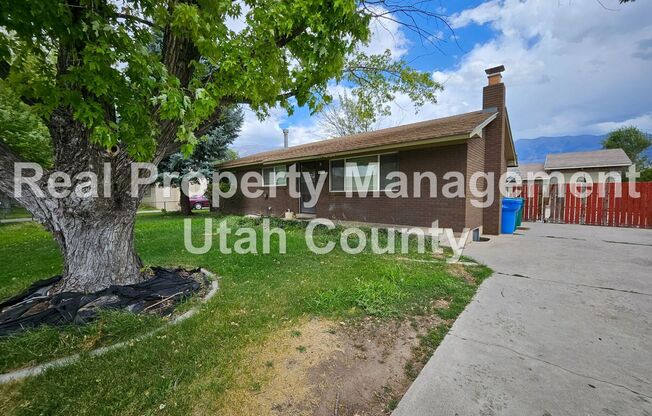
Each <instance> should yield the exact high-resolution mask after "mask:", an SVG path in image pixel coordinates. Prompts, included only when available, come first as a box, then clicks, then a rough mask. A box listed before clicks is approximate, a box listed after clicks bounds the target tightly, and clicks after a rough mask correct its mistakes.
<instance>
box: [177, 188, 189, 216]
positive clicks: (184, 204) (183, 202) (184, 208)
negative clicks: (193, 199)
mask: <svg viewBox="0 0 652 416" xmlns="http://www.w3.org/2000/svg"><path fill="white" fill-rule="evenodd" d="M179 194H180V195H181V198H180V201H179V205H180V206H181V213H182V214H183V215H192V205H190V196H189V195H188V194H186V192H184V191H183V189H180V192H179Z"/></svg>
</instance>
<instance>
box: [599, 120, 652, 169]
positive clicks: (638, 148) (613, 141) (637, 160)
mask: <svg viewBox="0 0 652 416" xmlns="http://www.w3.org/2000/svg"><path fill="white" fill-rule="evenodd" d="M651 145H652V138H650V135H649V134H646V133H643V132H642V131H641V130H639V129H637V128H636V127H621V128H619V129H617V130H614V131H612V132H611V133H609V135H608V136H607V137H606V138H605V139H604V140H603V142H602V146H603V147H604V148H605V149H623V150H624V151H625V153H626V154H627V156H629V158H630V159H631V160H632V162H633V163H634V164H636V166H637V167H638V168H639V169H642V168H644V167H647V165H648V164H649V160H648V159H647V157H646V156H645V151H646V150H647V149H648V148H649V147H650V146H651Z"/></svg>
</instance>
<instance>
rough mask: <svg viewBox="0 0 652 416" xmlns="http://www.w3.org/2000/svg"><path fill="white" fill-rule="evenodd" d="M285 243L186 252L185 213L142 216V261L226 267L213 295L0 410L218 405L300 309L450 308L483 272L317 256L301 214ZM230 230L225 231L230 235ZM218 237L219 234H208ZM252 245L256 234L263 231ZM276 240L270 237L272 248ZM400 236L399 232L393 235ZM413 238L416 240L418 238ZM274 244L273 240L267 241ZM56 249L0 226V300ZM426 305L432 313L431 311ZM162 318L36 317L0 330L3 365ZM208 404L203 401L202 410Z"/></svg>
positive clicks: (158, 409) (27, 226)
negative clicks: (256, 351) (74, 321)
mask: <svg viewBox="0 0 652 416" xmlns="http://www.w3.org/2000/svg"><path fill="white" fill-rule="evenodd" d="M209 215H211V214H208V213H202V214H199V215H196V216H195V217H194V219H193V224H194V227H193V237H194V238H195V239H196V242H197V243H199V241H200V239H201V238H203V235H204V228H203V220H204V219H205V218H207V217H208V216H209ZM222 219H226V220H227V221H228V222H229V224H230V225H232V226H233V225H245V226H254V227H255V228H256V229H257V230H258V231H259V235H260V234H261V232H260V231H261V229H262V227H261V226H260V222H259V220H254V219H249V218H242V217H235V216H233V217H226V218H224V217H222V218H216V220H217V221H215V223H216V224H217V222H218V221H220V220H222ZM278 224H282V225H283V226H284V227H285V229H286V232H287V251H288V253H287V254H285V255H283V254H270V255H256V254H248V255H237V254H232V255H223V254H220V253H219V251H217V241H214V248H213V250H212V251H210V252H209V253H207V254H204V255H201V256H199V255H192V254H189V253H188V252H187V251H186V250H185V248H184V243H183V219H182V217H180V216H177V215H173V214H168V215H164V214H151V215H148V216H139V217H138V219H137V227H136V240H137V248H138V251H139V253H140V254H141V256H142V258H143V260H144V262H145V263H146V264H148V265H167V266H178V265H182V266H188V267H196V266H202V267H206V268H208V269H210V270H212V271H214V272H215V273H217V274H218V275H220V276H221V277H222V280H221V289H220V291H219V293H218V295H217V296H216V297H214V298H213V299H212V300H211V301H209V302H208V303H207V304H205V305H203V306H202V307H201V312H200V313H199V314H197V315H195V316H194V317H193V318H191V319H189V320H187V321H184V322H183V323H181V324H180V325H178V326H174V327H165V328H164V329H163V330H162V331H161V332H160V333H158V334H157V335H156V336H154V337H152V338H150V339H147V340H144V341H140V342H137V343H134V344H133V345H132V346H130V347H128V348H126V349H122V350H118V351H112V352H110V353H108V354H106V355H104V356H102V357H100V358H91V357H84V358H83V359H82V360H81V361H80V362H79V363H77V364H74V365H72V366H69V367H66V368H60V369H52V370H49V371H47V372H46V373H45V374H43V375H41V376H39V377H34V378H30V379H28V380H25V381H23V382H18V383H13V384H10V385H5V386H0V414H3V415H4V414H93V415H96V414H133V415H142V414H154V413H157V414H159V413H160V414H178V415H185V414H189V413H191V412H193V410H197V409H194V408H193V404H194V403H197V402H198V399H199V398H202V399H203V400H202V402H203V403H206V397H209V398H211V400H212V402H213V403H214V408H215V409H219V407H220V403H219V400H220V397H221V393H222V392H224V391H225V390H226V389H229V388H230V387H231V386H233V385H234V383H235V382H236V379H237V377H238V376H239V375H241V374H242V371H243V370H242V368H241V366H240V363H241V361H242V359H243V355H244V354H245V352H246V351H247V350H250V348H251V346H255V345H256V344H257V343H259V342H262V341H263V340H264V339H265V338H266V337H268V336H269V335H270V334H273V333H274V332H275V331H278V330H279V329H281V328H287V327H288V326H292V325H293V324H295V323H298V322H300V321H301V320H303V319H305V318H306V317H310V316H322V317H328V318H334V319H338V320H356V319H360V318H363V317H365V316H369V315H373V316H377V317H381V318H383V319H392V318H397V317H403V316H408V315H414V314H421V313H425V312H426V311H431V309H429V305H430V304H431V302H432V301H433V300H434V299H442V298H444V299H447V300H450V301H451V303H450V308H448V309H441V310H437V313H438V314H440V315H441V316H442V317H443V318H445V319H451V318H455V317H456V316H457V315H458V314H459V313H460V312H461V311H462V310H463V308H464V307H465V306H466V304H467V303H468V302H469V301H470V299H471V297H472V296H473V294H474V293H475V291H476V289H477V285H478V284H479V282H481V281H482V279H484V278H485V277H486V276H488V275H489V273H490V271H489V270H488V269H487V268H484V267H469V268H467V271H468V273H470V274H471V275H472V276H474V277H475V279H476V283H469V282H468V281H467V280H465V279H461V278H459V277H456V276H455V275H454V274H453V273H452V272H451V270H450V269H449V266H448V265H446V264H445V263H444V262H437V263H422V262H410V261H401V260H400V259H399V258H404V257H413V258H420V259H426V258H430V259H431V257H430V256H429V255H428V254H416V253H414V254H409V255H407V256H406V255H399V254H397V255H382V256H379V255H374V254H372V253H371V252H370V251H365V252H363V253H361V254H359V255H349V254H346V253H344V252H343V251H341V250H340V249H339V248H337V249H336V250H334V251H333V252H331V253H330V254H327V255H316V254H313V253H312V252H310V251H309V250H308V248H307V247H306V243H305V240H304V238H303V236H304V225H302V224H300V223H283V222H278ZM339 232H340V230H334V231H323V232H320V233H319V234H318V235H317V238H316V240H317V242H318V244H324V243H325V242H327V241H329V240H333V241H335V240H337V239H339ZM235 239H236V238H235V237H231V238H230V240H229V241H230V244H229V245H230V246H231V247H232V246H233V241H234V240H235ZM215 240H216V238H215ZM258 243H259V248H261V247H262V243H261V241H260V239H259V241H258ZM276 244H277V240H276V239H272V247H275V245H276ZM397 244H398V243H397ZM414 247H415V246H413V248H414ZM273 251H274V250H273ZM60 270H61V259H60V256H59V253H58V251H57V248H56V245H55V244H54V242H53V241H52V238H51V237H50V236H49V235H48V234H47V233H46V232H44V231H43V230H42V229H41V228H40V227H39V226H38V225H37V224H35V223H21V224H11V225H0V299H3V298H6V297H8V296H11V295H12V294H15V293H17V292H19V291H21V290H22V289H24V288H25V287H26V286H28V285H29V284H30V283H31V282H33V281H34V280H38V279H42V278H45V277H49V276H52V275H54V274H57V273H59V272H60ZM431 313H432V312H431ZM161 325H162V321H161V320H160V319H158V318H152V317H137V316H132V315H129V314H125V313H107V314H105V315H104V316H103V317H102V318H101V319H100V320H98V321H96V322H94V323H93V324H90V325H87V326H85V327H77V328H62V329H54V328H41V329H38V330H35V331H31V332H28V333H24V334H21V335H19V336H13V337H8V338H5V339H0V357H1V358H0V368H1V369H2V370H3V371H7V370H8V369H12V368H18V367H21V366H24V365H27V364H33V363H39V362H44V361H48V360H50V359H52V358H55V357H60V356H64V355H67V354H70V353H72V352H79V351H82V352H83V351H87V350H90V349H92V348H95V347H97V346H99V345H105V344H109V343H112V342H116V341H118V340H124V339H128V338H130V337H132V336H134V335H136V334H138V333H142V332H145V331H148V330H150V329H152V328H155V327H159V326H161ZM430 329H431V330H432V332H431V334H432V335H431V336H430V337H428V338H427V339H424V345H426V346H428V350H429V351H430V352H431V351H432V349H433V348H434V347H436V344H437V343H438V342H439V340H440V339H441V338H442V337H443V334H445V331H446V330H447V327H445V328H442V327H438V328H430ZM202 410H205V409H202Z"/></svg>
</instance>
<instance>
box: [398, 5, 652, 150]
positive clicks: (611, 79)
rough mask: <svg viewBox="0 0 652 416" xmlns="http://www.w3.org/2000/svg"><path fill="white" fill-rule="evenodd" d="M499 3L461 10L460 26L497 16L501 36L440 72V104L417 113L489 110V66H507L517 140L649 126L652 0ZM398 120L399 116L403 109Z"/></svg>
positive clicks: (495, 23)
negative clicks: (485, 96) (485, 106)
mask: <svg viewBox="0 0 652 416" xmlns="http://www.w3.org/2000/svg"><path fill="white" fill-rule="evenodd" d="M602 2H603V3H604V4H605V5H606V6H608V7H610V8H616V9H619V10H620V11H618V12H614V11H609V10H607V9H605V8H603V7H602V6H601V5H600V4H599V3H597V2H595V1H593V0H583V1H578V0H575V1H573V2H560V3H558V2H551V1H550V0H525V1H522V0H504V1H496V0H494V1H490V2H488V3H484V4H482V5H480V6H478V7H476V8H474V9H469V10H465V11H463V12H461V13H459V14H457V15H454V16H452V17H451V21H452V22H453V23H454V24H455V25H456V27H457V28H461V27H462V26H464V25H470V24H483V23H488V24H490V25H491V27H492V28H493V29H494V30H495V32H496V36H495V37H494V38H493V39H491V40H489V41H487V42H486V43H483V44H478V45H476V46H475V47H474V48H473V49H472V50H471V51H470V52H469V53H467V54H466V55H464V56H463V57H462V59H461V60H460V62H459V64H458V65H457V66H456V67H455V68H453V69H452V70H447V71H437V72H434V74H433V76H434V78H435V79H436V80H438V81H440V82H442V83H443V84H444V85H445V87H446V89H445V91H443V92H442V93H440V94H439V103H438V104H436V105H429V106H427V107H426V108H424V109H423V111H422V112H421V113H420V114H419V115H418V116H416V117H410V116H409V113H408V112H406V111H403V112H401V111H398V112H397V114H398V113H402V114H403V117H405V116H408V118H410V119H415V120H416V119H426V118H431V117H439V116H445V115H450V114H455V113H460V112H465V111H473V110H476V109H478V108H480V107H481V104H482V102H481V99H482V87H483V86H484V85H485V84H486V78H485V76H484V72H483V70H484V69H486V68H489V67H492V66H494V65H499V64H504V65H505V67H506V68H507V70H506V72H505V73H504V81H505V83H506V86H507V105H508V109H509V111H510V119H511V122H512V129H513V130H514V135H515V137H516V138H524V137H536V136H543V135H565V134H580V133H603V132H605V131H606V130H608V129H609V128H610V127H609V126H619V125H621V124H622V123H623V122H624V123H630V124H635V125H638V126H639V127H641V128H649V127H647V126H649V125H650V116H649V114H650V111H651V110H652V82H650V80H649V76H650V74H651V73H652V52H650V51H651V50H652V46H651V45H652V21H651V20H650V19H649V16H650V15H652V4H651V3H650V2H635V3H632V4H628V5H624V6H618V5H617V1H616V0H610V1H607V0H603V1H602ZM397 117H398V115H397Z"/></svg>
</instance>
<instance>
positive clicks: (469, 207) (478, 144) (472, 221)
mask: <svg viewBox="0 0 652 416" xmlns="http://www.w3.org/2000/svg"><path fill="white" fill-rule="evenodd" d="M484 153H485V142H484V139H482V138H480V137H476V138H473V139H469V140H468V142H467V157H466V160H467V166H466V188H467V190H469V191H468V195H469V196H470V197H469V198H467V199H466V226H467V227H468V228H476V227H480V226H482V225H483V224H482V222H483V215H482V212H483V209H482V208H479V207H475V206H473V204H472V203H471V199H472V198H471V197H472V195H471V192H470V183H471V177H472V176H473V174H474V173H476V172H484V157H485V156H484ZM477 188H478V190H480V191H483V190H484V189H486V184H485V182H484V180H480V181H478V184H477Z"/></svg>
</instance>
